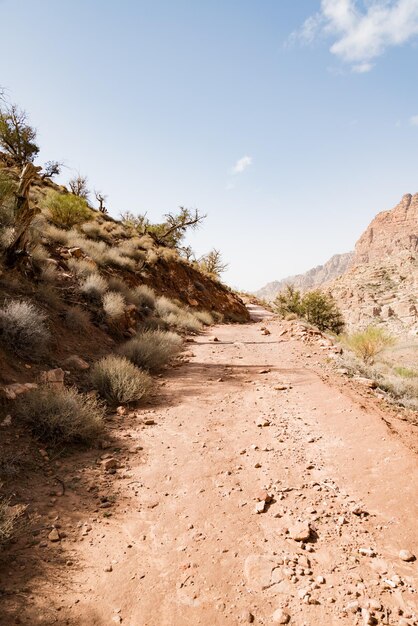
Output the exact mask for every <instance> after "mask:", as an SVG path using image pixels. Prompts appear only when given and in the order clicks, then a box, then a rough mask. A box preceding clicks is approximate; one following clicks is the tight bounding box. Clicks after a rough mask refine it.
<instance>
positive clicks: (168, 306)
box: [155, 296, 180, 319]
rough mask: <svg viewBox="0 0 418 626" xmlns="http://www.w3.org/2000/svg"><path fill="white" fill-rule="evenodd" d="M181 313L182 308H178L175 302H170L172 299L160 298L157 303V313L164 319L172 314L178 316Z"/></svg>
mask: <svg viewBox="0 0 418 626" xmlns="http://www.w3.org/2000/svg"><path fill="white" fill-rule="evenodd" d="M179 311H180V307H179V306H178V304H176V303H175V302H173V300H170V298H167V297H166V296H160V297H159V298H157V300H156V301H155V312H156V313H157V315H159V316H160V317H161V318H163V319H164V317H166V316H167V315H169V314H170V313H173V314H174V315H177V314H178V312H179Z"/></svg>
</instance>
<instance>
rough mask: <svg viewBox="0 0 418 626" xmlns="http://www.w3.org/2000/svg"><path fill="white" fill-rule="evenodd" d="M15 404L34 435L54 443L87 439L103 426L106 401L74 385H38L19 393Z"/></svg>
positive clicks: (18, 412)
mask: <svg viewBox="0 0 418 626" xmlns="http://www.w3.org/2000/svg"><path fill="white" fill-rule="evenodd" d="M15 406H16V414H17V416H18V418H19V419H20V420H21V421H22V422H23V423H25V424H27V425H28V426H29V427H30V428H31V430H32V432H33V433H34V435H35V436H37V437H39V439H41V440H43V441H46V442H50V443H51V444H61V443H73V442H88V441H91V440H93V439H95V437H97V435H99V433H100V432H101V430H102V428H103V419H104V413H105V410H104V406H103V404H102V403H100V402H99V401H98V400H97V398H96V397H95V396H93V395H88V394H81V393H79V392H78V391H77V390H76V389H75V388H65V387H62V388H60V389H54V388H53V387H52V386H44V387H39V388H38V389H34V390H33V391H30V392H29V393H26V394H24V395H22V396H20V397H19V399H18V400H16V405H15Z"/></svg>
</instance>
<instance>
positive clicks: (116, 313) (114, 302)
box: [103, 291, 126, 319]
mask: <svg viewBox="0 0 418 626" xmlns="http://www.w3.org/2000/svg"><path fill="white" fill-rule="evenodd" d="M125 307H126V303H125V299H124V297H123V296H122V295H121V294H120V293H117V292H116V291H107V292H106V293H105V294H104V296H103V310H104V312H105V313H106V315H107V317H110V318H111V319H117V318H120V317H122V316H123V314H124V313H125Z"/></svg>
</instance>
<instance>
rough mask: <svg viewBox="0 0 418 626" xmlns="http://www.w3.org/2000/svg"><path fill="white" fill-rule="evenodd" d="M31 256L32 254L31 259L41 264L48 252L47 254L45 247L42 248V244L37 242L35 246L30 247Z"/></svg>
mask: <svg viewBox="0 0 418 626" xmlns="http://www.w3.org/2000/svg"><path fill="white" fill-rule="evenodd" d="M31 256H32V259H33V260H34V261H35V263H37V264H39V265H42V264H43V263H45V261H46V260H47V258H48V257H49V254H48V250H46V248H44V246H43V245H41V244H37V245H36V246H34V247H33V248H32V250H31Z"/></svg>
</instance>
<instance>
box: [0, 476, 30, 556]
mask: <svg viewBox="0 0 418 626" xmlns="http://www.w3.org/2000/svg"><path fill="white" fill-rule="evenodd" d="M0 487H1V484H0ZM25 510H26V506H24V505H23V504H15V505H14V506H11V505H10V500H9V499H8V498H4V497H0V548H2V547H3V546H4V545H6V544H7V543H8V542H9V541H10V540H11V539H13V537H14V536H15V535H16V532H17V530H18V529H19V527H20V526H21V524H20V522H21V519H22V515H23V513H24V512H25Z"/></svg>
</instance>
